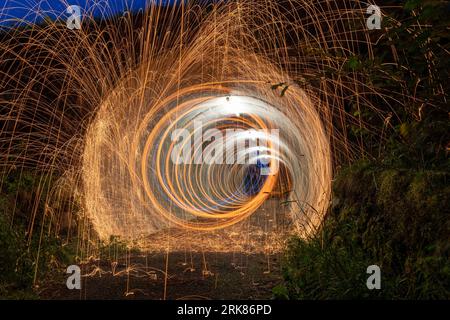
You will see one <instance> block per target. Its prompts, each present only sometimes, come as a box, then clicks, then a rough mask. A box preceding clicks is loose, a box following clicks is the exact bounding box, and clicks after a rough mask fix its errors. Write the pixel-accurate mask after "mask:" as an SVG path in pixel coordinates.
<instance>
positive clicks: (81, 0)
mask: <svg viewBox="0 0 450 320" xmlns="http://www.w3.org/2000/svg"><path fill="white" fill-rule="evenodd" d="M152 1H153V2H161V4H163V5H167V4H171V3H174V2H177V1H178V2H180V0H0V25H1V26H5V25H14V24H17V23H18V19H24V20H26V21H27V22H39V21H42V20H43V19H44V17H50V18H52V19H54V18H57V17H60V18H67V17H68V14H67V13H66V8H67V5H79V6H80V7H81V8H82V14H83V12H85V11H89V12H93V13H94V15H95V16H97V17H98V16H101V15H102V14H103V15H104V14H105V13H106V14H107V15H111V14H117V13H120V12H124V11H126V10H131V11H138V10H139V9H143V8H145V4H146V2H149V3H150V2H152ZM86 9H88V10H86Z"/></svg>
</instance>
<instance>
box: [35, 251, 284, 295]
mask: <svg viewBox="0 0 450 320" xmlns="http://www.w3.org/2000/svg"><path fill="white" fill-rule="evenodd" d="M127 266H128V268H127ZM165 267H166V255H165V254H164V253H155V254H149V255H146V256H137V257H131V258H128V259H126V258H125V259H119V261H118V262H116V263H111V262H107V261H93V262H91V263H88V264H85V265H83V266H82V273H83V274H85V275H86V276H84V277H83V279H82V289H81V290H69V289H67V287H66V284H65V277H66V275H64V276H61V279H59V280H54V281H52V282H51V283H49V284H48V285H46V286H45V287H44V288H43V289H42V290H41V292H40V297H41V298H42V299H157V300H159V299H164V298H166V299H270V298H271V296H272V288H273V287H274V286H275V285H277V284H278V283H280V281H281V275H280V268H279V257H278V256H276V255H275V256H270V257H268V256H265V255H262V254H257V255H244V254H236V253H204V254H202V253H195V254H192V256H191V255H190V254H187V255H186V254H185V253H179V252H178V253H177V252H174V253H171V254H170V255H169V264H168V277H167V279H166V277H165V273H164V270H165ZM58 278H59V277H58ZM166 281H167V282H166ZM165 282H166V283H167V286H165ZM165 288H166V290H165Z"/></svg>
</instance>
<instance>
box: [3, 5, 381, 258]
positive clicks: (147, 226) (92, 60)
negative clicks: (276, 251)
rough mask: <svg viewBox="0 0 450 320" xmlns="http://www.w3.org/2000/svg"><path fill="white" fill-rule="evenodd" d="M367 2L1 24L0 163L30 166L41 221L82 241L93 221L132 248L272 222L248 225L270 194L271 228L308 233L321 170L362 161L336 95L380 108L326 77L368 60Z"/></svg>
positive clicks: (364, 91)
mask: <svg viewBox="0 0 450 320" xmlns="http://www.w3.org/2000/svg"><path fill="white" fill-rule="evenodd" d="M365 8H366V5H365V4H364V3H360V2H359V1H336V2H333V1H318V2H316V3H314V4H312V3H311V2H310V1H302V0H295V1H294V0H291V1H284V2H282V3H280V2H279V1H271V0H254V1H253V0H252V1H250V0H249V1H218V2H214V3H203V4H201V3H200V4H198V3H197V2H189V1H188V2H187V3H180V4H179V5H177V6H160V5H158V3H157V2H149V3H148V8H147V10H146V11H145V12H140V13H138V14H136V15H132V14H130V13H125V14H124V15H123V16H110V15H109V14H108V10H107V9H105V14H104V15H105V17H108V18H107V19H103V20H99V19H97V20H96V19H94V18H93V17H92V16H91V15H90V14H89V12H90V11H89V10H85V11H84V18H83V21H82V28H81V29H80V30H76V29H74V30H69V29H67V28H66V27H65V25H64V24H61V23H60V22H58V21H53V22H49V21H47V22H46V23H45V24H41V25H31V26H25V27H17V28H14V29H11V30H8V32H7V36H5V40H3V41H1V44H0V58H1V59H0V61H1V65H2V69H1V70H3V71H2V73H1V76H0V84H1V88H2V91H1V93H0V101H1V113H0V116H1V118H0V120H1V122H0V123H1V135H0V137H1V138H0V146H1V153H0V156H1V160H2V161H1V162H2V170H3V172H5V174H7V173H8V172H9V171H10V170H12V169H13V168H15V169H17V168H21V169H26V168H31V169H33V170H39V171H40V172H39V174H40V175H42V174H43V176H44V178H43V181H42V190H41V194H42V195H44V194H45V199H44V200H45V203H46V213H45V218H46V219H50V220H52V221H53V222H54V225H56V226H58V225H59V224H60V222H61V221H62V219H63V218H62V217H63V216H64V215H65V214H67V212H69V214H72V213H74V214H76V215H77V216H78V217H79V219H80V220H79V221H80V222H79V224H78V236H79V237H80V238H84V239H90V238H91V237H92V236H91V231H90V230H91V229H90V227H89V226H92V227H93V230H94V231H95V233H96V234H97V235H98V236H99V238H100V239H108V238H109V237H110V236H112V235H117V236H120V237H122V238H125V239H128V240H136V239H143V238H145V237H146V236H149V235H152V234H155V233H157V232H159V231H164V230H168V228H172V227H176V228H181V229H185V230H187V231H188V232H189V234H193V233H194V234H196V233H202V232H204V231H214V230H218V229H223V231H225V232H227V230H231V229H230V228H231V226H233V225H236V226H239V225H241V224H242V223H251V224H252V223H256V224H257V225H265V224H266V223H267V221H265V220H264V219H269V218H267V217H265V216H264V217H263V216H261V218H259V219H258V222H254V221H253V220H251V219H250V217H251V216H258V215H259V212H260V211H261V208H263V207H264V204H265V203H267V202H268V201H269V200H270V199H279V200H276V201H278V204H280V203H282V202H284V204H285V205H286V210H287V215H288V219H289V220H290V221H291V224H290V227H288V228H284V229H282V230H283V231H282V232H281V233H282V234H281V235H283V234H285V235H287V234H288V233H289V232H291V231H295V232H297V233H299V234H301V235H302V236H307V235H308V234H309V233H310V232H314V231H315V230H316V229H317V227H318V226H319V225H320V223H321V221H322V219H323V216H324V214H325V212H326V210H327V208H328V206H329V204H330V197H331V195H330V192H331V191H330V188H331V180H332V167H333V164H336V163H337V162H338V161H339V159H343V158H351V157H352V154H353V153H354V152H360V151H358V149H357V148H356V147H355V146H352V145H350V144H349V143H347V140H346V135H345V129H344V127H345V123H357V124H359V125H360V126H365V124H364V123H363V122H362V121H361V120H360V119H357V118H354V117H353V116H350V115H347V114H346V112H345V110H344V105H345V103H346V101H347V100H349V99H350V98H352V99H355V101H356V103H362V102H364V103H365V104H366V105H368V106H370V107H371V108H373V109H375V110H376V106H373V105H371V104H370V102H368V101H367V99H366V97H367V95H377V96H380V97H381V98H383V96H382V95H381V94H380V93H377V92H375V91H374V90H373V89H372V88H370V87H368V86H366V85H365V84H364V83H363V82H362V81H361V78H360V76H359V75H358V73H357V71H355V72H354V74H353V76H352V77H349V76H341V75H339V74H338V71H339V70H340V69H341V68H342V67H343V65H344V64H345V63H346V62H347V60H348V57H350V56H353V55H354V54H357V53H358V47H359V46H364V47H367V48H368V50H369V52H370V46H371V43H370V41H369V37H368V35H367V33H368V30H367V29H366V26H365V20H364V19H365ZM351 25H353V27H352V28H350V26H351ZM354 25H356V27H355V26H354ZM330 50H335V51H339V52H340V54H341V57H342V59H341V60H336V59H332V58H330V55H327V52H328V51H330ZM330 70H334V71H336V74H337V75H336V74H331V73H330V72H329V71H330ZM308 79H316V80H314V81H315V82H314V81H309V80H308ZM333 123H340V124H341V125H342V126H341V127H340V129H336V128H334V127H333ZM233 130H235V131H233ZM273 130H277V131H273ZM176 132H178V133H176ZM249 132H250V133H252V132H253V133H254V134H256V136H255V137H250V136H249V135H248V134H249ZM273 132H277V134H273ZM184 133H186V134H184ZM258 134H260V136H258ZM198 137H200V138H198ZM196 139H197V140H196ZM256 140H258V141H259V143H262V144H256V145H252V143H253V142H254V141H256ZM252 141H253V142H252ZM196 142H199V143H196ZM235 143H236V144H235ZM239 143H241V146H246V147H247V148H244V151H242V150H239V148H238V145H239ZM235 146H236V147H235ZM251 146H253V147H251ZM208 157H209V158H208ZM261 163H264V164H265V166H266V167H265V168H261V167H258V168H257V169H258V170H263V169H268V170H269V172H268V174H261V173H259V174H258V173H257V179H259V182H258V185H257V187H253V186H252V188H253V189H252V190H253V191H252V192H247V191H246V190H247V189H248V186H247V187H246V186H245V183H246V182H245V181H246V179H247V178H246V177H247V176H246V175H248V172H250V171H251V170H255V169H254V168H255V165H257V164H261ZM252 168H253V169H252ZM258 170H257V171H258ZM54 177H58V180H57V183H56V186H53V187H51V188H49V187H48V183H47V182H48V181H47V180H52V181H53V180H54ZM44 180H45V181H44ZM247 180H248V179H247ZM249 181H250V180H249ZM48 188H49V189H48ZM246 188H247V189H246ZM44 191H46V192H44ZM47 191H48V192H47ZM280 194H281V196H280ZM281 198H283V200H282V199H281ZM269 210H270V211H271V214H272V215H275V216H276V215H277V214H278V212H281V209H280V206H279V205H277V206H271V207H270V208H269ZM283 210H284V209H283ZM36 212H37V209H36V208H34V209H32V210H31V216H30V219H35V218H36ZM252 221H253V222H252ZM233 230H234V229H233ZM32 231H33V224H32V223H31V224H30V230H29V232H30V233H31V232H32ZM242 239H243V240H242V241H247V240H245V239H246V238H245V237H242ZM267 239H268V238H266V241H268V240H267ZM177 241H179V242H180V243H183V242H184V241H186V240H185V239H184V238H183V237H181V238H179V239H178V240H177ZM216 245H218V244H215V243H209V244H205V247H208V246H211V247H212V250H214V247H215V246H216ZM270 245H271V244H270V243H269V246H270Z"/></svg>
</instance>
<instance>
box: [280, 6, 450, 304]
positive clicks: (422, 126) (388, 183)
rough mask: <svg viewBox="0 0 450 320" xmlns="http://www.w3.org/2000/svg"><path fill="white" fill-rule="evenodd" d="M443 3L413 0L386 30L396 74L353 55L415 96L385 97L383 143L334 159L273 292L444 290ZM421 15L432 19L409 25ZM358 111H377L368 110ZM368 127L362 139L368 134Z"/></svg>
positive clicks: (341, 294) (447, 285)
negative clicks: (315, 210) (394, 100)
mask: <svg viewBox="0 0 450 320" xmlns="http://www.w3.org/2000/svg"><path fill="white" fill-rule="evenodd" d="M448 10H449V7H448V4H446V3H445V2H439V1H419V0H414V1H407V2H406V3H405V6H404V10H403V11H401V12H400V13H399V15H400V17H398V16H396V18H401V19H403V20H404V23H403V24H402V25H401V26H396V27H393V28H391V29H390V31H389V32H390V36H389V39H394V40H393V41H395V46H396V48H398V49H399V58H398V61H397V62H396V63H394V64H391V65H389V68H392V70H390V71H389V73H390V74H392V76H393V79H394V78H397V79H402V81H392V82H389V81H382V80H379V79H378V78H377V74H380V70H381V69H379V68H378V67H374V64H373V63H368V62H370V61H369V60H368V58H367V57H358V60H357V63H354V68H356V67H358V65H359V63H361V64H364V68H365V72H366V76H367V78H368V79H369V81H372V84H373V85H374V86H378V87H380V88H381V87H383V89H386V90H391V91H392V92H393V93H395V92H403V93H404V94H405V95H404V97H408V96H409V97H414V98H413V99H412V100H410V101H409V102H408V103H406V104H403V105H401V104H399V105H395V104H393V105H390V107H393V108H394V109H395V110H396V111H397V113H396V117H393V118H392V119H391V120H392V121H391V122H390V123H391V124H392V127H391V128H390V129H387V131H386V136H387V139H386V141H385V142H384V143H383V144H382V145H379V146H377V145H376V144H372V145H368V146H367V145H366V146H367V148H366V150H369V151H370V152H369V154H368V155H365V156H363V157H362V159H360V160H357V161H355V162H354V163H353V164H351V165H348V166H344V167H342V168H338V170H337V176H336V179H335V181H334V184H333V206H332V208H331V209H330V212H329V213H328V214H327V217H326V219H325V221H324V223H323V225H322V227H321V229H320V232H319V233H318V234H316V235H315V236H314V237H313V238H311V239H308V240H302V239H298V238H294V239H292V240H291V242H290V244H289V246H288V251H287V254H286V258H285V263H284V277H285V282H284V284H282V285H280V286H277V287H276V288H275V289H274V294H275V296H276V297H278V298H284V299H350V298H360V299H364V298H369V299H377V298H386V299H450V259H449V258H450V250H449V246H450V239H449V235H450V221H449V208H450V184H449V180H450V171H449V168H450V161H449V159H448V142H449V141H450V135H449V133H450V130H449V129H450V126H449V119H448V116H449V114H448V92H449V91H450V90H449V89H450V86H449V83H448V79H449V75H448V71H449V69H450V59H448V51H447V52H445V50H444V48H447V50H448V47H449V41H448V40H449V37H450V35H449V32H448V28H447V29H445V27H444V26H445V25H446V22H445V21H447V22H448V18H446V17H444V15H445V14H447V15H448ZM446 12H447V13H446ZM385 20H386V23H389V21H390V20H389V17H388V18H387V19H385ZM426 22H428V23H430V24H431V25H434V26H436V27H434V28H417V23H420V24H423V23H426ZM414 24H416V27H413V25H414ZM389 41H391V40H389ZM389 41H388V40H386V41H385V42H383V41H381V42H380V44H379V46H377V48H375V50H377V52H376V54H375V55H376V56H377V57H379V58H378V60H379V61H378V63H379V62H387V61H388V60H386V59H389V53H388V54H386V52H389V50H387V51H386V49H387V48H388V47H389V46H390V43H389ZM383 50H384V51H383ZM430 52H433V54H432V55H429V54H427V53H430ZM431 56H432V57H431ZM383 59H384V61H383ZM358 61H360V62H358ZM430 67H431V68H434V70H431V71H430V69H429V68H430ZM435 67H436V68H435ZM383 74H386V73H385V72H383ZM433 77H434V79H433ZM380 79H381V78H380ZM444 79H446V80H444ZM380 108H381V109H383V105H382V104H380ZM386 110H388V109H387V108H386ZM358 116H359V115H358ZM362 117H365V119H366V120H367V122H368V123H370V122H371V119H375V118H376V117H375V115H374V114H373V113H371V112H369V111H367V112H366V111H365V112H364V113H363V114H362ZM356 129H359V130H361V129H360V128H356ZM360 133H361V132H360V131H359V132H358V134H360ZM370 135H371V132H369V131H367V132H365V136H364V137H365V141H366V142H368V143H373V141H377V137H373V136H372V137H371V136H370ZM355 140H356V134H355ZM378 141H379V139H378ZM377 149H378V152H377ZM373 264H375V265H378V266H380V268H381V290H368V289H367V287H366V280H367V278H368V276H369V275H368V274H367V273H366V269H367V267H368V266H369V265H373Z"/></svg>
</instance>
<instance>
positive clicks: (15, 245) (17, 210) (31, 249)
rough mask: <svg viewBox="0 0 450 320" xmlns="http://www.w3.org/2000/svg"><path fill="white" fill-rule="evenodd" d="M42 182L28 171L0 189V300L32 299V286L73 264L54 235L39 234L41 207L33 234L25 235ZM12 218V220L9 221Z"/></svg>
mask: <svg viewBox="0 0 450 320" xmlns="http://www.w3.org/2000/svg"><path fill="white" fill-rule="evenodd" d="M43 181H44V179H42V177H40V176H38V175H34V174H32V173H30V172H21V173H14V172H13V173H11V174H9V175H8V176H6V179H5V180H4V183H3V184H2V185H1V187H2V188H1V189H0V261H1V263H0V298H1V299H35V298H38V296H37V294H36V293H35V292H34V291H33V285H34V284H38V283H39V280H40V279H45V278H47V277H51V274H53V273H55V272H57V273H59V272H60V271H61V270H62V269H63V268H65V267H66V266H67V265H69V264H72V263H73V261H74V250H73V248H72V247H71V246H62V245H61V243H60V241H59V239H58V238H57V237H56V236H55V235H50V234H42V235H41V232H40V231H41V230H44V229H45V228H43V227H44V226H45V225H46V223H45V222H44V221H43V220H42V218H40V217H42V216H43V215H42V210H43V207H44V205H43V204H39V206H38V211H39V214H38V217H37V218H36V219H35V221H34V223H35V228H34V232H33V233H32V234H31V235H30V234H29V233H28V232H27V227H28V223H29V214H30V212H29V208H31V207H32V206H31V203H33V202H34V201H42V200H40V199H42V198H36V193H37V189H38V187H40V188H41V189H42V188H43V189H45V182H43ZM13 218H14V219H13Z"/></svg>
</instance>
